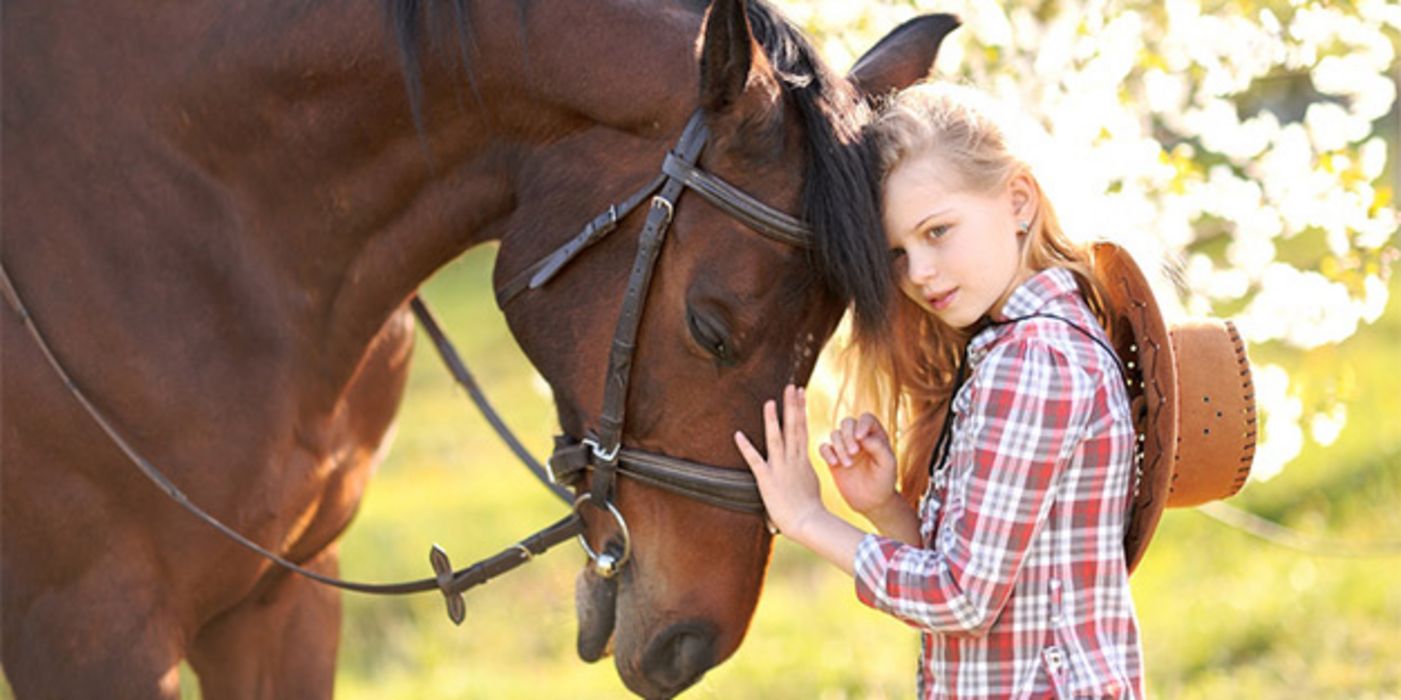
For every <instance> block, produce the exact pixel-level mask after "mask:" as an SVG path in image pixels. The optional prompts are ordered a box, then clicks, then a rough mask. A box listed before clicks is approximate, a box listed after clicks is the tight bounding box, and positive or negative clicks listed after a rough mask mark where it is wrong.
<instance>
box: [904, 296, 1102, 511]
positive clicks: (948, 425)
mask: <svg viewBox="0 0 1401 700" xmlns="http://www.w3.org/2000/svg"><path fill="white" fill-rule="evenodd" d="M1033 318H1052V319H1055V320H1057V321H1060V322H1062V323H1064V324H1066V325H1068V326H1070V327H1071V328H1074V329H1075V330H1077V331H1080V332H1081V333H1083V334H1084V335H1085V337H1087V338H1089V339H1090V340H1092V341H1094V342H1095V343H1096V344H1097V345H1099V346H1100V347H1101V348H1104V350H1105V351H1106V352H1108V353H1109V356H1110V357H1112V358H1114V364H1115V366H1117V367H1118V368H1119V374H1120V376H1122V377H1123V378H1124V381H1126V382H1127V381H1129V370H1128V368H1127V367H1125V366H1124V360H1123V359H1122V358H1120V357H1119V353H1117V352H1115V351H1114V348H1112V347H1110V346H1109V344H1108V343H1106V342H1104V341H1103V340H1101V339H1100V338H1099V336H1096V335H1095V334H1094V333H1091V332H1090V331H1089V330H1088V329H1086V328H1085V327H1084V326H1082V325H1080V324H1078V323H1076V322H1074V321H1072V320H1070V319H1068V318H1066V317H1064V316H1057V315H1056V314H1047V313H1035V314H1030V315H1027V316H1020V317H1017V318H1009V319H1007V320H1005V321H992V322H990V323H989V324H988V325H987V326H986V327H993V326H1009V325H1012V324H1014V323H1020V322H1022V321H1027V320H1030V319H1033ZM967 375H968V346H967V345H965V346H963V356H962V357H961V358H960V359H959V362H958V371H957V372H956V373H955V374H954V380H953V391H951V392H949V403H948V406H947V407H946V408H945V411H946V413H945V414H944V424H943V425H942V426H940V428H939V439H938V440H937V441H935V443H934V452H933V453H932V454H930V456H929V475H930V477H932V479H931V483H932V484H934V485H935V486H936V487H937V486H938V484H937V482H938V481H939V480H940V479H939V478H938V476H939V473H940V472H941V471H942V469H943V467H944V462H945V461H946V460H947V459H948V456H949V455H948V452H949V443H950V439H951V437H952V435H953V402H954V399H956V398H957V397H958V392H959V390H961V389H962V388H963V382H964V381H965V380H967V378H968V376H967Z"/></svg>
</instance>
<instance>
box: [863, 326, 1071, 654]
mask: <svg viewBox="0 0 1401 700" xmlns="http://www.w3.org/2000/svg"><path fill="white" fill-rule="evenodd" d="M968 391H970V401H969V403H968V408H967V414H966V416H961V417H960V418H962V423H963V425H962V426H961V430H962V431H967V434H966V435H964V436H961V437H962V440H963V441H964V444H968V445H970V447H969V448H968V449H969V450H971V460H972V464H971V468H969V469H967V470H965V469H962V468H956V471H958V472H959V475H958V476H955V479H966V481H965V482H963V483H962V484H960V485H957V486H955V485H953V484H951V485H950V487H949V493H950V502H949V503H947V504H946V505H945V508H949V510H948V512H947V514H946V516H945V520H944V522H942V523H941V524H940V526H939V529H938V531H937V532H936V533H935V535H934V541H933V543H932V546H931V547H929V548H921V547H914V546H910V545H907V544H903V543H901V542H898V541H896V540H892V539H889V538H884V537H879V536H877V535H867V536H866V537H865V538H864V539H863V540H862V541H861V543H860V545H859V546H858V547H857V551H856V558H855V562H854V568H855V572H856V594H857V597H858V598H860V600H861V601H862V602H863V603H865V604H866V605H869V606H871V607H873V608H875V609H877V610H881V611H884V612H887V613H889V614H891V615H893V616H895V617H897V618H899V619H901V620H903V621H905V622H906V623H908V624H910V625H913V626H916V627H919V628H923V629H926V630H930V631H933V632H939V633H944V634H964V635H972V636H981V635H983V634H986V633H987V631H988V629H989V628H991V627H992V624H993V622H994V621H995V620H996V619H997V617H998V615H999V614H1000V613H1001V610H1002V608H1003V606H1004V605H1005V604H1006V602H1007V597H1008V596H1009V595H1010V594H1011V592H1012V588H1013V586H1014V584H1015V582H1016V578H1017V573H1018V571H1019V570H1020V568H1021V566H1022V562H1023V561H1024V560H1025V558H1026V554H1027V552H1028V550H1029V548H1030V546H1031V543H1032V540H1033V537H1034V536H1035V535H1036V533H1037V532H1038V531H1039V530H1040V529H1041V527H1042V525H1043V524H1044V523H1045V521H1046V519H1047V515H1048V513H1049V511H1050V507H1051V503H1052V500H1053V499H1052V497H1051V496H1052V493H1053V489H1054V486H1055V483H1056V481H1057V477H1058V476H1059V474H1060V473H1061V471H1062V470H1063V469H1064V466H1065V465H1066V464H1067V463H1069V461H1070V459H1071V457H1072V455H1073V454H1074V450H1075V447H1076V444H1077V441H1078V438H1079V436H1080V435H1081V434H1082V432H1083V427H1084V425H1085V424H1086V423H1087V422H1088V414H1089V407H1090V406H1091V405H1092V401H1093V386H1092V382H1091V381H1090V378H1089V376H1088V374H1087V373H1086V372H1085V370H1083V369H1082V368H1080V367H1078V366H1077V365H1075V364H1074V363H1072V362H1071V361H1070V360H1069V359H1068V358H1067V357H1066V356H1065V355H1064V354H1063V353H1062V352H1061V351H1059V350H1057V349H1056V348H1054V347H1052V346H1050V345H1048V344H1047V343H1046V342H1045V341H1044V340H1041V339H1039V338H1036V337H1031V338H1026V339H1023V340H1020V341H1017V342H1012V343H1008V344H1006V345H1004V346H1001V347H998V348H994V349H993V350H992V351H991V352H990V353H989V354H988V356H987V357H986V358H984V360H983V362H981V363H980V364H979V366H978V368H977V370H976V371H975V373H974V375H973V377H972V378H971V379H970V384H969V389H968ZM967 459H968V458H966V457H965V458H963V461H964V462H965V463H966V460H967ZM965 474H966V476H965ZM956 499H961V500H962V508H959V507H958V505H959V504H958V503H956V502H954V501H955V500H956Z"/></svg>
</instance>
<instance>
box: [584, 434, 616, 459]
mask: <svg viewBox="0 0 1401 700" xmlns="http://www.w3.org/2000/svg"><path fill="white" fill-rule="evenodd" d="M580 442H581V443H583V444H585V445H587V446H588V447H589V451H590V452H593V456H594V457H595V458H597V459H599V460H602V461H604V462H607V463H609V464H612V463H613V462H616V461H618V452H619V451H620V450H622V449H623V445H622V443H618V444H617V445H614V446H613V449H611V450H604V449H603V446H602V445H600V444H598V441H597V440H595V439H593V438H584V439H583V440H580Z"/></svg>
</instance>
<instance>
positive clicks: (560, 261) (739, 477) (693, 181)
mask: <svg viewBox="0 0 1401 700" xmlns="http://www.w3.org/2000/svg"><path fill="white" fill-rule="evenodd" d="M707 136H708V132H707V129H706V126H705V121H704V118H703V115H702V114H701V113H700V112H699V111H698V112H696V113H695V114H693V115H692V116H691V118H690V120H689V121H688V122H687V124H686V128H685V130H684V131H683V132H682V134H681V138H680V139H679V140H678V141H677V143H676V147H675V148H674V149H672V151H671V152H670V153H668V154H667V156H666V158H665V160H664V161H663V163H662V172H661V174H659V175H658V176H657V177H656V178H654V179H653V180H652V181H651V182H649V183H648V184H647V185H646V186H644V187H643V188H642V189H640V190H638V191H637V192H635V193H633V194H632V195H631V196H630V197H628V198H627V199H625V200H623V201H622V202H621V203H620V204H615V205H613V206H610V207H609V208H608V210H607V211H605V212H604V213H603V214H600V215H599V216H597V217H595V218H594V219H593V220H592V221H590V222H589V223H588V224H587V225H586V226H585V227H584V229H583V230H582V231H580V232H579V233H578V234H577V235H575V236H574V237H573V238H571V239H570V240H569V241H567V242H566V243H565V244H564V245H562V246H560V247H559V248H557V249H556V250H555V251H554V252H552V253H550V254H549V255H547V256H545V257H544V258H542V259H541V260H539V261H538V262H536V263H534V264H532V265H531V266H530V267H528V268H527V269H526V270H525V271H524V272H522V273H520V274H518V275H516V276H515V277H514V278H512V279H511V280H510V281H508V282H507V283H506V284H505V285H503V286H502V287H501V289H499V290H498V291H497V303H498V304H499V305H500V306H501V307H502V308H505V306H506V305H507V304H509V303H511V302H512V301H513V300H514V299H516V298H517V297H519V296H520V295H521V294H523V293H526V292H527V291H530V290H536V289H539V288H541V287H543V286H544V285H545V284H546V283H548V282H549V281H550V280H551V279H552V278H553V277H554V276H555V275H557V274H558V273H559V272H560V270H561V269H563V268H564V266H565V265H567V264H568V263H569V262H570V261H571V260H573V259H574V258H575V257H576V256H578V255H579V254H580V253H582V252H583V251H584V250H585V249H587V248H588V247H589V246H591V245H593V244H594V243H597V242H598V241H599V240H601V239H602V238H603V237H604V236H606V235H608V234H609V233H611V232H612V231H613V230H615V229H616V228H617V227H618V225H619V223H620V222H621V221H622V220H623V219H625V218H627V216H628V215H629V214H631V213H632V212H633V211H634V210H636V209H637V208H638V207H640V206H641V205H642V203H643V202H644V201H647V202H650V204H649V206H648V213H647V219H646V222H645V223H644V224H643V226H642V233H641V235H640V237H639V240H638V245H637V256H636V258H634V260H633V265H632V271H631V273H630V274H629V277H628V283H627V288H626V292H625V294H624V297H623V303H622V312H621V314H620V315H619V318H618V325H617V329H616V330H615V332H614V335H613V344H612V348H611V351H610V353H609V358H608V371H607V376H606V379H605V387H604V398H603V408H602V411H601V412H600V414H599V419H598V425H597V427H596V428H595V429H593V430H592V431H591V432H590V433H589V434H588V435H585V436H583V437H582V438H574V437H571V436H559V437H556V438H555V450H554V453H553V455H552V456H551V457H550V460H549V462H548V466H547V467H545V468H541V467H540V465H539V464H537V463H536V462H535V460H534V459H533V458H532V457H531V456H530V454H529V452H528V451H526V450H525V449H524V448H523V447H522V446H521V445H520V442H519V441H518V440H516V439H515V436H514V435H511V433H510V431H509V430H508V429H506V427H505V424H504V423H503V422H501V420H500V418H499V417H498V416H497V415H496V412H495V411H494V410H492V408H491V407H490V405H489V404H488V403H487V402H486V399H485V396H483V395H482V394H481V390H480V389H479V388H478V387H477V386H476V383H475V382H474V381H473V380H472V378H471V375H470V373H469V372H468V371H467V368H466V366H465V364H463V363H462V361H461V360H460V359H459V357H458V355H457V352H456V351H455V350H454V349H453V348H452V345H451V343H449V342H448V341H447V337H446V336H445V335H444V334H443V332H442V330H441V328H439V327H438V324H437V322H436V321H435V320H434V319H433V316H432V314H431V313H430V312H429V311H428V308H427V307H426V306H425V305H424V304H423V302H422V300H421V299H419V298H417V297H415V298H414V299H413V301H412V307H413V310H414V312H415V313H416V314H417V316H418V318H419V320H420V321H421V322H422V324H423V326H424V329H425V331H426V332H427V333H428V334H429V336H430V337H431V338H432V339H433V342H434V345H435V346H436V347H437V349H438V352H439V354H440V355H442V357H443V360H444V361H445V363H446V364H447V366H448V368H449V370H450V371H451V372H452V374H453V376H454V377H455V378H456V379H457V381H458V382H459V383H461V384H463V386H464V387H466V388H467V390H468V394H469V396H471V398H472V400H473V401H474V402H475V403H476V404H477V406H478V407H479V408H481V410H482V412H483V413H484V414H485V415H486V417H487V419H488V421H489V422H490V423H491V424H492V426H493V427H494V428H495V429H496V431H497V433H498V434H500V435H501V436H502V438H503V439H505V441H506V442H507V444H508V445H509V446H510V447H511V449H512V450H513V451H514V452H515V453H516V455H517V456H518V457H520V458H521V460H522V461H524V462H525V463H526V465H527V466H528V467H530V468H531V470H532V471H533V472H534V473H535V474H536V475H537V476H539V477H542V478H547V479H548V481H549V482H550V483H549V485H550V486H551V488H552V489H553V490H554V491H555V493H556V495H559V496H560V497H561V498H562V499H565V500H566V502H569V500H570V498H571V496H570V494H569V492H568V491H567V490H566V489H564V488H562V486H572V485H575V484H577V483H578V482H579V480H580V479H582V478H583V476H584V474H585V473H586V472H589V471H592V472H593V473H592V476H591V478H590V483H589V490H588V491H587V492H585V493H583V494H581V495H579V496H578V497H576V498H573V499H572V504H573V511H572V512H571V513H570V514H569V515H568V516H567V517H565V518H563V519H561V520H559V521H557V522H555V523H554V524H552V525H550V526H548V527H546V528H544V529H542V530H540V531H538V532H536V533H535V534H532V535H530V536H529V537H526V538H524V539H522V540H520V541H519V542H516V543H515V544H512V545H511V546H510V547H507V548H506V549H504V550H502V551H501V552H499V553H497V554H495V555H494V556H491V557H488V558H486V559H483V560H481V561H479V562H477V563H475V564H473V565H471V566H469V567H466V568H464V569H460V570H454V569H453V568H452V565H451V562H450V561H449V560H448V556H447V554H446V553H445V552H444V551H443V550H442V549H441V548H439V547H438V546H436V545H434V546H433V548H432V550H431V551H430V553H429V561H430V563H431V565H432V567H433V571H434V573H435V576H434V578H426V579H419V580H416V581H405V582H402V583H390V584H379V583H360V582H353V581H345V580H342V579H338V578H335V577H331V576H326V575H324V574H320V573H317V572H315V571H311V570H309V569H306V568H304V567H302V566H300V565H299V564H297V563H295V562H292V561H289V560H287V559H286V558H284V557H282V556H281V555H279V554H277V553H275V552H272V551H270V550H268V549H266V548H265V547H263V546H262V545H260V544H258V543H257V542H254V541H252V540H250V539H249V538H247V537H246V536H244V535H243V534H241V533H239V532H238V531H236V530H234V529H233V528H231V527H229V526H228V525H226V524H224V523H223V522H222V521H220V520H219V519H218V518H215V517H214V516H212V515H210V514H209V513H208V512H207V511H205V510H204V509H203V508H201V507H200V506H198V505H197V504H195V503H194V502H192V501H191V500H190V499H189V498H188V497H187V496H186V495H185V494H184V493H183V492H182V491H181V490H180V488H179V487H178V486H176V485H175V483H174V482H172V481H170V479H169V478H167V477H166V476H165V474H164V473H162V472H161V471H160V470H159V469H157V468H156V467H155V465H153V464H152V463H151V462H150V461H149V460H147V459H146V458H145V457H144V456H143V455H142V454H141V453H140V452H139V451H138V450H136V448H135V447H134V446H133V445H131V443H130V442H129V441H128V440H127V439H126V438H125V436H124V435H123V433H122V432H121V431H119V430H118V429H117V428H116V426H115V424H114V423H113V422H112V421H111V420H110V419H109V418H108V417H107V416H106V414H105V413H103V412H102V411H101V409H99V408H98V407H97V406H96V405H95V404H94V403H93V402H92V400H91V399H89V398H88V396H87V393H86V392H84V391H83V390H82V389H81V388H80V387H79V386H78V385H77V384H76V383H75V382H74V381H73V379H72V377H71V376H69V374H68V372H67V370H66V369H65V368H64V367H63V365H62V363H60V362H59V361H58V359H57V357H55V355H54V353H53V351H52V349H51V348H50V345H49V343H48V340H47V338H46V337H45V335H44V333H43V332H42V331H41V330H40V329H39V327H38V326H37V325H36V323H35V319H34V317H33V315H32V314H31V313H30V311H29V308H28V306H27V305H26V304H25V303H24V297H23V296H22V295H21V294H20V292H19V290H18V289H17V288H16V287H15V285H14V283H13V281H12V280H11V278H10V275H9V272H8V271H7V270H6V269H5V266H4V260H3V259H0V293H3V296H4V297H5V300H6V302H7V303H8V304H9V305H10V307H11V308H12V309H13V310H14V311H15V313H16V314H18V316H19V317H20V320H21V322H23V324H24V326H25V329H26V330H27V331H28V332H29V335H30V336H31V337H32V338H33V339H34V341H35V343H36V344H37V345H38V347H39V350H40V351H41V353H42V355H43V356H44V359H45V361H46V362H47V363H48V364H49V366H50V368H51V369H53V371H54V372H55V374H57V375H58V377H59V378H60V379H61V380H62V381H63V383H64V386H65V387H66V388H67V389H68V391H69V393H70V394H71V395H72V396H73V397H74V398H75V399H76V400H77V401H78V403H79V404H80V405H81V406H82V407H83V409H84V411H85V412H86V413H87V414H88V416H89V417H90V418H92V419H93V421H94V422H95V423H96V424H97V425H98V427H100V428H101V429H102V430H103V432H104V433H106V434H107V436H108V438H110V439H111V440H112V442H113V443H114V444H115V445H116V446H117V447H118V449H120V450H121V452H122V453H123V454H124V455H125V456H126V457H127V459H128V460H129V461H131V462H132V464H133V465H135V466H136V467H137V469H138V470H139V471H140V472H141V474H142V475H143V476H145V477H146V478H147V479H149V480H150V481H151V482H152V483H153V484H155V485H156V486H157V487H158V488H160V489H161V491H163V492H164V493H165V494H166V495H167V496H168V497H169V498H170V499H171V500H172V501H174V502H175V503H176V504H177V505H179V506H180V507H181V508H184V509H185V510H186V511H188V512H189V513H191V514H192V515H194V516H195V517H196V518H198V519H200V520H202V521H204V522H205V523H207V524H209V525H210V526H211V527H213V528H214V529H215V530H217V531H219V533H220V534H222V535H224V536H225V537H228V538H229V539H230V540H233V541H234V542H236V543H237V544H239V545H241V546H243V547H245V548H246V549H248V550H250V551H252V552H254V553H256V554H258V555H259V556H262V557H264V558H266V559H268V560H269V561H272V562H273V563H275V564H277V565H278V566H281V567H283V568H285V569H288V570H290V571H293V572H295V573H297V574H300V575H302V576H305V577H307V578H309V579H312V580H314V581H317V582H320V583H323V584H326V585H328V586H333V587H336V588H341V589H345V590H352V591H357V592H360V593H371V594H380V595H397V594H405V593H417V592H421V591H428V590H434V589H436V590H438V591H440V592H441V593H442V594H443V596H444V597H445V598H446V600H447V608H448V616H449V617H450V618H451V619H452V620H453V622H454V623H457V624H461V623H462V621H463V619H464V618H465V616H466V608H465V605H464V603H463V600H462V593H463V592H464V591H466V590H468V589H470V588H473V587H475V586H478V585H480V584H482V583H485V582H487V581H489V580H490V579H492V578H494V577H496V576H498V575H500V574H503V573H505V572H507V571H510V570H512V569H514V568H516V567H517V566H520V565H521V564H523V563H525V562H527V561H529V560H530V559H531V558H533V557H534V556H535V555H536V554H540V553H542V552H544V551H546V550H547V549H549V548H550V547H553V546H554V545H556V544H559V543H560V542H563V541H565V540H567V539H569V538H570V537H575V536H577V537H578V539H579V542H580V544H582V545H583V548H584V551H585V552H586V553H587V554H588V556H589V558H590V560H591V561H592V562H593V567H594V569H595V570H596V571H597V572H598V573H599V574H600V575H603V576H613V575H615V574H616V573H617V572H618V571H619V570H620V569H621V568H622V566H623V565H625V564H626V563H627V561H628V558H629V556H630V553H631V549H632V542H631V533H630V531H629V530H628V527H627V521H626V520H625V519H624V517H623V515H622V513H621V512H620V511H619V510H618V508H617V506H616V505H615V504H614V503H613V497H614V494H615V489H616V484H615V482H616V479H617V477H618V476H620V475H621V476H626V477H628V478H631V479H634V480H636V481H637V482H638V483H641V484H645V485H647V486H651V487H655V488H659V489H662V490H665V491H668V492H670V493H675V494H678V495H681V496H685V497H687V498H691V499H694V500H697V501H700V502H703V503H708V504H711V505H714V506H718V507H721V508H725V509H729V510H732V511H738V512H741V513H753V514H757V515H760V516H762V514H763V512H764V506H763V501H762V500H761V499H760V498H759V491H758V488H757V486H756V485H755V482H754V477H753V475H752V474H751V473H750V472H749V471H748V470H747V469H727V468H724V467H717V466H713V465H709V464H701V463H698V462H692V461H688V460H684V459H679V458H676V457H670V456H667V455H661V454H655V453H650V452H645V451H642V450H634V449H630V448H626V447H623V445H622V435H623V422H624V410H625V408H626V402H627V395H628V382H629V378H630V374H631V367H632V360H633V353H634V350H635V349H636V339H637V331H638V328H639V325H640V322H641V318H642V313H643V307H644V303H645V300H646V297H647V290H648V288H649V287H650V285H651V279H652V272H653V270H654V268H655V267H656V263H657V259H658V255H659V253H660V252H661V247H662V243H663V240H664V239H665V236H666V232H667V229H668V228H669V227H670V225H671V222H672V219H673V217H674V214H675V211H676V206H677V200H678V199H680V197H681V194H682V193H683V192H684V191H685V190H687V189H689V190H691V191H693V192H695V193H697V194H699V195H700V196H702V197H703V198H705V199H706V200H707V201H709V202H710V203H711V204H714V205H715V206H717V207H719V208H720V209H721V210H723V211H725V212H726V213H728V214H729V215H730V216H732V217H734V218H736V219H738V220H739V221H741V222H743V223H744V224H745V225H747V226H749V227H750V228H752V229H754V230H755V231H757V232H759V233H760V234H762V235H764V236H767V237H769V238H772V239H774V240H777V241H781V242H783V243H787V244H790V245H795V246H801V247H809V246H811V245H812V233H811V230H810V229H809V228H808V227H807V226H806V225H805V224H804V223H803V222H801V221H799V220H797V219H795V218H793V217H791V216H789V215H788V214H785V213H783V212H781V211H778V210H776V209H774V208H773V207H770V206H768V205H767V204H764V203H763V202H760V201H759V200H757V199H755V198H753V197H751V196H750V195H748V194H746V193H745V192H743V191H741V190H740V189H738V188H736V187H734V186H733V185H730V184H729V183H727V182H725V181H724V180H722V179H720V178H719V177H716V176H715V175H713V174H711V173H707V172H706V171H704V170H702V169H701V168H700V167H699V166H698V165H697V159H698V158H699V156H700V152H701V150H702V149H703V148H704V147H705V142H706V138H707ZM585 503H588V504H591V505H592V506H594V507H597V508H598V509H600V510H601V511H602V512H606V513H607V514H609V515H610V516H611V517H612V518H613V519H614V521H615V522H616V524H617V526H618V533H619V535H621V539H622V542H621V545H620V548H619V549H614V548H607V549H600V550H595V549H594V548H593V547H591V546H590V545H589V543H588V540H587V539H586V538H585V537H584V530H585V525H584V521H583V518H582V516H581V515H580V514H579V510H580V508H581V507H582V506H583V504H585Z"/></svg>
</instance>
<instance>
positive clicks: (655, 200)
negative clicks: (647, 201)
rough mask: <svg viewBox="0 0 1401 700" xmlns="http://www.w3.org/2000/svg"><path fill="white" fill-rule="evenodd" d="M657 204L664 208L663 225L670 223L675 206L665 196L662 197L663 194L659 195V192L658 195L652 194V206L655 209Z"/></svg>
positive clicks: (674, 214)
mask: <svg viewBox="0 0 1401 700" xmlns="http://www.w3.org/2000/svg"><path fill="white" fill-rule="evenodd" d="M659 204H660V205H661V206H662V208H663V209H666V221H665V222H663V225H665V224H670V223H671V219H672V218H673V217H674V216H676V208H675V207H673V206H672V204H671V201H670V200H668V199H667V198H665V197H663V196H661V195H659V194H658V195H653V196H652V208H654V209H655V208H656V207H657V205H659Z"/></svg>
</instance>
